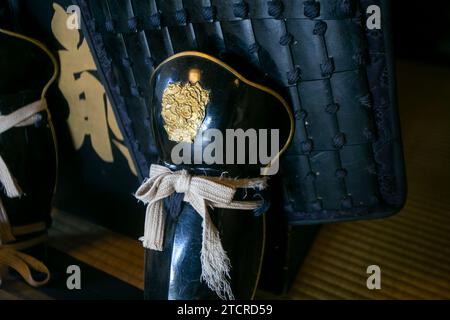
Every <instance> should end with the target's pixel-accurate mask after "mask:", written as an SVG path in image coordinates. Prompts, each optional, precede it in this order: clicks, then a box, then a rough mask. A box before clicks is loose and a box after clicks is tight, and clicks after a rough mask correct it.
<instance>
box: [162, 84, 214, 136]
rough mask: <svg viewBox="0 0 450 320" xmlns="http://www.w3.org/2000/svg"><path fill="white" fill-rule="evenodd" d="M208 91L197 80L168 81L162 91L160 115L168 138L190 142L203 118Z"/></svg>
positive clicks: (207, 100)
mask: <svg viewBox="0 0 450 320" xmlns="http://www.w3.org/2000/svg"><path fill="white" fill-rule="evenodd" d="M208 102H209V91H208V90H205V89H203V88H202V86H201V85H200V83H199V82H194V83H193V82H187V83H181V82H176V83H170V84H169V85H168V86H167V87H166V88H165V89H164V92H163V96H162V110H161V115H162V117H163V119H164V123H165V124H164V128H165V129H166V132H167V134H168V136H169V139H170V140H172V141H176V142H189V143H192V142H193V140H194V138H195V136H196V135H197V131H198V129H200V126H201V124H202V122H203V120H204V118H205V111H206V105H207V104H208Z"/></svg>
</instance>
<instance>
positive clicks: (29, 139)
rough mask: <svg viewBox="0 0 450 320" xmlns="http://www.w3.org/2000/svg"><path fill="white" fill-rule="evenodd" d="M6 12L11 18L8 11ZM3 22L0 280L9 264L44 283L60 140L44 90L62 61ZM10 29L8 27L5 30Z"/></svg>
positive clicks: (30, 280) (34, 283)
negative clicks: (46, 248)
mask: <svg viewBox="0 0 450 320" xmlns="http://www.w3.org/2000/svg"><path fill="white" fill-rule="evenodd" d="M6 17H11V16H10V15H6ZM12 26H13V23H12V21H9V20H7V19H5V17H3V19H2V20H1V25H0V71H1V75H2V76H1V78H0V182H1V184H2V192H0V281H1V280H6V278H5V276H6V275H7V271H8V270H9V269H11V270H14V271H15V272H16V273H18V274H19V275H20V276H21V277H22V278H23V279H24V280H25V281H26V282H27V283H28V284H30V285H32V286H41V285H43V284H45V283H47V282H48V280H49V278H50V272H49V270H48V268H47V267H46V266H45V264H44V263H43V262H42V261H41V260H42V259H45V242H46V239H47V229H48V228H49V227H50V224H51V215H50V212H51V204H52V199H53V195H54V191H55V183H56V166H57V157H56V141H55V136H54V133H53V126H52V122H51V118H50V113H49V111H48V108H47V105H46V99H45V97H46V91H47V89H48V87H49V86H50V84H51V83H52V82H53V81H54V80H55V79H56V76H57V72H58V66H57V64H56V60H55V58H54V57H53V56H52V55H51V53H50V52H49V51H48V50H47V49H46V48H45V47H44V46H43V45H42V44H41V43H39V42H38V41H36V40H34V39H31V38H28V37H26V36H24V35H22V34H18V33H14V32H11V31H10V29H9V28H11V27H12ZM5 28H6V29H5Z"/></svg>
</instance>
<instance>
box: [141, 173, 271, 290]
mask: <svg viewBox="0 0 450 320" xmlns="http://www.w3.org/2000/svg"><path fill="white" fill-rule="evenodd" d="M266 179H267V178H266V177H264V178H256V179H245V180H244V179H243V180H238V179H229V178H215V177H208V176H191V175H189V173H188V172H187V171H186V170H180V171H175V172H173V171H171V170H170V169H168V168H166V167H164V166H160V165H154V164H153V165H151V167H150V175H149V178H148V179H147V180H145V181H144V182H143V183H142V185H141V186H140V187H139V189H138V190H137V191H136V194H135V197H136V198H137V199H138V200H140V201H142V202H144V203H145V204H147V210H146V217H145V227H144V236H143V237H142V238H141V240H142V242H143V245H144V247H145V248H149V249H152V250H157V251H162V250H163V245H164V243H163V241H164V221H165V215H164V209H163V199H164V198H167V197H169V196H170V195H171V194H172V193H174V192H176V193H184V198H183V200H184V201H185V202H188V203H190V204H191V206H192V207H193V208H194V209H195V211H197V213H198V214H199V215H200V216H201V217H202V218H203V222H202V227H203V234H202V250H201V264H202V275H201V279H202V280H204V281H205V282H206V284H207V285H208V286H209V288H211V289H212V290H213V291H215V292H216V293H217V295H218V296H219V297H220V298H221V299H234V296H233V293H232V291H231V287H230V284H229V282H228V278H229V277H230V275H229V272H230V260H229V259H228V256H227V254H226V252H225V250H224V249H223V247H222V243H221V241H220V236H219V232H218V230H217V228H216V227H215V226H214V224H213V222H212V221H211V218H210V216H209V213H208V206H210V207H217V208H228V209H238V210H253V209H256V208H258V207H259V206H260V205H261V201H233V197H234V194H235V192H236V188H259V189H263V188H265V186H266Z"/></svg>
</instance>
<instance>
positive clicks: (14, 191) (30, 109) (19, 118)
mask: <svg viewBox="0 0 450 320" xmlns="http://www.w3.org/2000/svg"><path fill="white" fill-rule="evenodd" d="M43 110H45V100H44V102H43V101H41V100H38V101H35V102H33V103H30V104H28V105H26V106H24V107H22V108H20V109H18V110H16V111H14V112H12V113H10V114H8V115H6V116H3V115H2V116H0V134H2V133H3V132H5V131H7V130H9V129H11V128H12V127H15V126H21V125H22V124H23V123H24V122H26V123H27V124H31V123H30V118H32V117H33V116H34V115H35V114H36V113H38V112H40V111H43ZM0 182H1V183H2V184H3V187H4V188H5V192H6V195H7V196H8V197H10V198H16V197H20V196H21V195H22V190H20V187H19V185H18V184H17V181H16V179H14V177H13V175H12V174H11V172H10V171H9V169H8V166H7V165H6V163H5V161H4V160H3V157H2V156H1V155H0Z"/></svg>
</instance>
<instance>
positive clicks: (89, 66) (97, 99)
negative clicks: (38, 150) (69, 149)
mask: <svg viewBox="0 0 450 320" xmlns="http://www.w3.org/2000/svg"><path fill="white" fill-rule="evenodd" d="M53 9H54V10H55V13H54V15H53V18H52V23H51V26H52V31H53V34H54V36H55V38H56V39H57V40H58V41H59V43H60V44H61V45H62V46H63V47H64V49H63V50H59V51H58V53H59V60H60V65H61V72H60V77H59V83H58V85H59V89H60V90H61V92H62V94H63V95H64V98H65V99H66V101H67V103H68V105H69V108H70V113H69V118H68V119H67V122H68V126H69V131H70V134H71V137H72V141H73V143H74V146H75V149H77V150H78V149H80V148H81V147H82V146H83V144H84V143H85V140H86V138H87V137H89V138H90V142H91V145H92V148H93V149H94V151H95V153H96V154H97V155H98V156H99V157H100V158H101V159H102V160H103V161H105V162H108V163H112V162H114V157H113V152H112V145H113V144H114V145H115V146H116V147H117V148H118V150H119V151H120V152H121V153H122V155H123V156H124V157H125V159H126V160H127V162H128V166H129V168H130V171H131V172H132V173H133V174H134V175H137V172H136V167H135V166H134V163H133V160H132V159H131V154H130V152H129V150H128V149H127V147H126V146H125V145H124V141H123V140H124V138H123V135H122V133H121V132H120V129H119V126H118V123H117V120H116V118H115V116H114V113H113V110H112V107H111V103H110V102H109V99H108V97H107V96H106V93H105V89H104V87H103V85H102V84H101V83H100V81H98V79H97V78H96V77H95V76H94V75H93V74H92V73H91V72H90V71H95V70H96V66H95V63H94V59H93V57H92V54H91V51H90V50H89V47H88V45H87V42H86V40H85V39H83V40H82V41H81V43H80V33H79V31H78V30H76V29H73V30H72V29H69V28H67V26H66V21H67V19H68V18H69V17H70V14H67V13H66V11H65V10H64V9H63V8H62V7H61V6H60V5H59V4H57V3H53Z"/></svg>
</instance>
